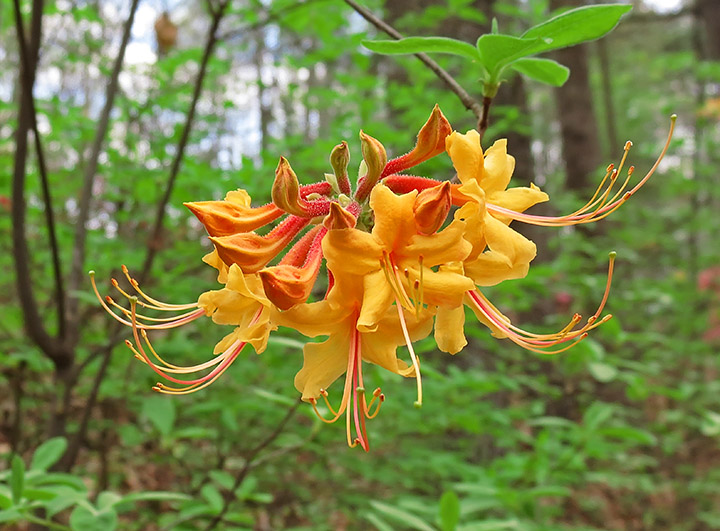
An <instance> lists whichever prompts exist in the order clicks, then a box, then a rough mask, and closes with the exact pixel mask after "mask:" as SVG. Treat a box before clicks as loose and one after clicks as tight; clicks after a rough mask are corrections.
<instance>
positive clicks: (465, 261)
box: [91, 106, 669, 450]
mask: <svg viewBox="0 0 720 531" xmlns="http://www.w3.org/2000/svg"><path fill="white" fill-rule="evenodd" d="M360 141H361V147H362V155H363V161H362V163H361V164H360V172H359V178H358V180H357V183H356V186H355V187H353V186H352V184H351V181H350V179H349V176H348V165H349V160H350V157H349V150H348V145H347V144H346V143H345V142H342V143H341V144H339V145H337V146H336V147H335V148H334V149H333V151H332V153H331V155H330V164H331V166H332V170H333V172H332V173H329V174H326V175H325V178H324V180H322V181H320V182H317V183H314V184H310V185H300V183H299V181H298V178H297V176H296V174H295V173H294V171H293V169H292V168H291V166H290V164H289V162H288V161H287V160H286V159H284V158H281V159H280V162H279V164H278V166H277V170H276V173H275V180H274V183H273V186H272V202H270V203H268V204H266V205H263V206H258V207H254V206H252V203H251V198H250V196H249V195H248V193H247V192H246V191H245V190H235V191H231V192H229V193H228V194H227V195H226V197H225V199H224V200H222V201H202V202H193V203H186V206H187V207H188V208H189V209H190V210H191V211H192V212H193V214H195V216H196V217H197V218H198V219H199V220H200V222H201V223H202V224H203V225H204V226H205V228H206V230H207V232H208V234H209V236H210V240H211V241H212V243H213V245H214V250H213V251H212V252H211V253H210V254H208V255H207V256H205V257H204V259H203V260H204V261H205V262H206V263H208V264H210V265H211V266H213V267H214V268H216V269H217V270H218V281H219V282H220V283H221V284H223V285H224V287H222V288H221V289H218V290H212V291H207V292H205V293H203V294H202V295H200V297H199V299H198V301H197V302H193V303H189V304H179V305H178V304H168V303H164V302H161V301H159V300H157V299H155V298H152V297H150V296H149V295H148V294H146V293H145V292H144V291H143V290H142V289H141V287H140V286H139V285H138V282H137V281H136V280H135V279H133V278H132V277H131V275H130V274H129V272H128V271H127V269H126V268H124V267H123V272H124V273H125V275H126V277H127V280H128V282H129V283H130V285H131V286H132V287H133V288H134V289H135V290H136V292H137V295H131V294H129V293H127V292H126V291H124V290H123V289H122V288H121V287H120V285H119V283H118V282H117V281H116V280H114V279H113V281H112V283H113V285H114V287H115V288H116V289H117V290H118V291H119V293H120V294H121V295H122V296H124V297H125V298H127V300H128V301H129V303H130V304H129V308H126V307H124V306H122V305H120V304H118V303H117V302H115V300H113V299H112V298H111V297H102V296H101V295H100V294H99V293H98V290H97V287H96V286H95V282H94V274H92V272H91V277H92V278H93V288H94V289H95V292H96V294H97V296H98V298H99V300H100V302H101V304H102V305H103V306H104V307H105V309H106V310H107V311H108V312H110V313H111V314H112V315H113V316H114V317H115V318H116V319H117V320H118V321H120V322H121V323H123V324H125V325H128V326H129V327H131V328H132V331H133V341H126V343H127V345H128V347H129V348H130V349H131V350H132V352H133V353H134V354H135V356H136V357H137V358H138V359H140V360H141V361H143V362H144V363H146V364H147V365H148V366H149V367H150V368H151V369H152V370H154V371H155V372H156V373H157V374H158V375H159V376H161V377H162V378H163V379H164V380H166V381H168V382H170V383H169V384H168V383H158V384H157V385H156V386H155V387H154V389H155V390H156V391H159V392H161V393H167V394H187V393H192V392H195V391H198V390H200V389H203V388H205V387H207V386H208V385H210V384H211V383H213V382H214V381H215V380H216V379H217V378H218V377H219V376H220V375H221V374H222V373H223V372H224V371H225V370H227V368H228V367H229V366H230V365H231V364H232V362H233V361H234V360H235V359H236V358H237V357H238V356H239V355H240V353H241V351H242V350H243V349H244V348H245V347H246V345H248V344H250V345H251V346H252V347H253V348H254V349H255V351H256V352H257V353H258V354H260V353H262V352H263V351H264V350H265V348H266V346H267V343H268V337H269V335H270V333H271V332H273V331H275V330H276V329H278V327H288V328H292V329H294V330H297V331H298V332H300V333H301V334H303V335H305V336H307V337H310V338H315V337H320V336H322V337H325V338H326V339H325V340H324V341H320V342H308V343H307V344H306V345H305V347H304V363H303V366H302V368H301V369H300V371H299V372H298V373H297V376H296V377H295V386H296V387H297V389H298V391H299V392H300V393H302V399H303V400H305V401H306V402H309V403H310V404H311V405H312V407H313V408H315V411H316V412H317V414H318V415H319V416H320V417H321V418H322V419H323V420H325V421H326V422H334V421H336V420H338V419H340V418H341V417H342V416H343V415H344V416H345V423H346V432H347V442H348V444H349V445H350V446H351V447H352V446H356V445H360V446H361V447H362V448H364V449H365V450H368V449H369V441H368V435H367V430H366V419H371V418H373V417H374V416H375V415H377V414H378V412H379V409H380V406H381V404H382V403H383V401H384V399H385V396H384V394H383V393H382V392H381V390H380V389H379V388H378V389H375V390H374V391H373V392H371V393H369V392H368V391H366V387H365V380H364V377H363V362H369V363H374V364H376V365H379V366H381V367H383V368H384V369H387V370H388V371H391V372H393V373H397V374H400V375H402V376H405V377H408V378H414V379H415V381H416V384H417V401H416V405H418V406H419V405H421V404H422V379H421V371H420V367H421V363H420V360H419V358H418V356H417V354H416V353H415V351H414V350H413V342H414V341H417V340H419V339H422V338H424V337H426V336H428V335H429V334H431V333H433V332H434V339H435V341H436V343H437V346H438V348H439V349H440V350H442V351H445V352H448V353H450V354H455V353H457V352H459V351H461V350H462V349H463V347H464V346H465V345H466V344H467V340H466V338H465V334H464V325H465V307H469V308H470V310H472V312H473V313H474V314H475V315H476V316H477V319H478V320H479V321H480V322H481V323H483V324H484V325H485V326H487V327H488V328H489V329H490V330H491V332H492V334H493V335H494V336H495V337H497V338H503V339H509V340H510V341H512V342H514V343H516V344H518V345H520V346H522V347H523V348H525V349H528V350H531V351H533V352H539V353H544V354H555V353H558V352H562V351H564V350H567V349H568V348H570V347H572V346H573V345H575V344H576V343H577V342H578V341H581V340H582V339H583V338H584V337H586V336H587V334H588V332H589V331H591V330H592V329H594V328H595V327H597V326H599V325H600V324H602V323H603V322H605V321H606V320H607V319H609V318H610V315H605V316H602V312H603V308H604V306H605V303H606V301H607V298H608V293H609V289H610V282H611V278H612V271H613V260H614V254H613V253H611V256H610V263H609V270H608V276H607V285H606V289H605V293H604V294H603V296H602V298H601V302H600V304H599V306H598V308H597V310H596V311H595V313H593V315H591V316H590V317H589V318H588V319H585V320H583V318H582V317H581V316H580V315H578V314H575V315H574V316H572V317H571V318H570V320H569V322H568V324H567V326H565V327H563V328H562V329H561V330H559V331H558V332H555V333H551V334H538V333H532V332H528V331H525V330H523V329H522V328H519V327H518V326H516V325H514V324H513V323H512V322H511V321H510V319H508V318H507V317H506V316H505V315H503V314H502V313H501V312H500V310H498V309H497V308H496V307H495V306H494V305H493V304H492V303H491V302H490V301H489V300H488V298H487V297H486V296H485V294H484V293H483V291H482V289H483V288H484V287H487V286H493V285H496V284H498V283H500V282H503V281H505V280H509V279H517V278H522V277H524V276H525V275H526V274H527V272H528V268H529V265H530V262H531V261H532V260H533V258H534V257H535V254H536V247H535V244H534V243H533V242H532V241H530V240H528V239H527V238H525V237H524V236H522V235H521V234H519V233H518V232H516V231H515V230H513V229H512V228H510V226H509V225H510V223H511V222H512V221H521V222H524V223H529V224H535V225H546V226H567V225H577V224H583V223H591V222H594V221H597V220H599V219H602V218H604V217H605V216H607V215H609V214H610V213H612V212H613V211H615V210H616V209H617V208H619V207H620V206H621V205H622V204H623V203H625V202H626V201H627V200H628V199H629V198H630V197H631V196H632V195H633V194H634V193H635V192H636V191H637V190H638V189H639V188H640V187H641V186H642V185H643V184H644V183H645V182H646V181H647V180H648V179H649V178H650V176H651V175H652V173H653V172H654V171H655V169H656V168H657V166H658V164H659V162H660V160H661V159H662V156H663V155H664V153H665V151H666V150H667V144H666V146H665V149H664V150H663V153H662V154H661V156H660V158H659V159H658V161H657V162H656V164H655V165H654V166H653V168H652V169H651V170H650V171H649V172H648V174H647V175H646V176H645V177H643V178H642V179H641V180H640V181H639V182H638V183H637V184H635V185H634V187H632V188H629V187H628V185H629V181H630V179H631V176H632V173H633V168H632V167H630V168H629V170H628V171H627V173H626V175H625V177H623V178H618V177H619V176H620V175H621V174H622V171H623V165H624V163H625V158H626V157H627V153H628V150H629V149H630V145H631V144H630V143H629V142H628V143H627V144H626V146H625V153H624V155H623V158H622V161H621V162H620V164H619V165H618V167H617V168H615V167H614V166H613V165H610V166H609V167H608V169H607V173H606V175H605V178H604V179H603V181H602V183H601V184H600V185H599V187H598V189H597V191H596V193H595V194H594V195H593V197H592V198H591V199H590V201H588V202H587V204H585V205H584V206H583V207H582V208H580V209H578V210H577V211H575V212H573V213H571V214H568V215H565V216H558V217H547V216H539V215H533V214H526V213H525V210H527V209H528V208H530V207H531V206H533V205H535V204H537V203H541V202H544V201H547V200H548V196H547V194H545V193H544V192H542V191H541V190H540V189H539V188H538V187H536V186H534V185H530V187H518V188H508V185H509V183H510V179H511V176H512V174H513V169H514V165H515V159H514V158H513V157H512V156H511V155H509V154H508V153H507V145H506V141H505V140H498V141H497V142H495V143H494V144H493V145H492V147H490V148H489V149H488V150H487V151H485V152H483V150H482V148H481V145H480V136H479V134H478V133H477V132H476V131H468V132H467V133H465V134H461V133H459V132H454V131H452V128H451V126H450V124H449V123H448V121H447V119H446V118H445V116H443V114H442V112H441V111H440V109H439V108H438V107H437V106H436V107H435V109H434V110H433V112H432V114H431V116H430V118H429V119H428V121H427V123H425V125H424V126H423V127H422V128H421V129H420V132H419V133H418V139H417V144H416V145H415V147H414V148H413V149H412V151H410V152H409V153H407V154H406V155H403V156H400V157H397V158H395V159H392V160H390V161H388V160H387V154H386V150H385V148H384V146H383V145H382V144H381V143H380V142H379V141H378V140H376V139H374V138H372V137H370V136H369V135H367V134H365V133H363V132H361V133H360ZM668 142H669V139H668ZM444 153H447V155H448V156H449V158H450V161H451V162H452V165H453V167H454V169H455V172H456V177H457V178H456V179H453V180H452V181H448V180H435V179H431V178H426V177H418V176H413V175H409V174H406V173H404V172H406V171H407V170H408V169H410V168H412V167H414V166H416V165H418V164H420V163H422V162H424V161H426V160H428V159H430V158H432V157H435V156H438V155H441V154H444ZM448 173H450V172H448ZM263 227H267V228H266V229H265V230H261V231H260V232H258V230H259V229H262V228H263ZM283 251H285V252H284V254H283ZM323 263H324V264H325V267H323ZM322 272H325V273H326V276H325V275H321V273H322ZM321 276H322V278H321ZM311 301H314V302H311ZM147 310H156V311H161V312H168V313H170V314H171V316H170V317H153V316H151V315H145V314H144V313H141V311H142V312H145V311H147ZM153 315H154V314H153ZM202 316H207V317H210V318H211V319H212V320H213V321H214V322H215V323H217V324H219V325H228V326H231V327H232V331H231V332H230V333H229V334H228V335H226V336H225V337H224V338H223V339H222V340H221V341H220V342H219V343H218V344H217V345H216V346H215V350H214V356H213V357H212V358H211V359H210V360H209V361H206V362H204V363H200V364H197V365H193V366H189V367H181V366H177V365H173V364H171V363H169V362H167V361H165V360H164V359H163V358H162V357H161V356H160V355H159V354H158V352H157V351H156V350H155V349H154V348H153V345H152V343H151V341H150V338H149V336H148V331H152V330H161V329H168V328H174V327H177V326H181V325H184V324H186V323H189V322H191V321H194V320H195V319H198V318H200V317H202ZM402 346H404V347H406V349H407V358H405V356H403V355H401V356H399V355H398V347H402ZM404 358H405V359H404ZM197 374H200V375H199V376H196V375H197ZM343 375H344V376H345V379H344V385H343V387H342V390H341V391H340V392H338V393H337V395H338V396H339V402H338V400H336V399H333V397H332V396H331V395H330V392H329V391H328V388H329V387H330V386H331V384H332V383H333V382H335V381H336V380H338V379H339V378H340V377H341V376H343ZM333 394H335V393H334V392H333ZM320 401H322V403H323V404H324V408H318V402H320ZM333 403H336V404H337V405H336V406H333ZM321 409H322V410H325V411H326V412H325V414H324V415H323V414H322V413H321ZM328 414H329V417H328Z"/></svg>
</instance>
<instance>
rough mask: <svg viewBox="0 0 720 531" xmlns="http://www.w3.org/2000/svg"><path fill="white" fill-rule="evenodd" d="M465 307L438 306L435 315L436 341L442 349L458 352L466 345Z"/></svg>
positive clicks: (448, 351)
mask: <svg viewBox="0 0 720 531" xmlns="http://www.w3.org/2000/svg"><path fill="white" fill-rule="evenodd" d="M464 327H465V307H464V306H462V305H461V306H455V307H453V308H448V307H443V306H441V307H440V308H438V311H437V314H436V315H435V342H436V343H437V346H438V348H439V349H440V350H442V351H443V352H447V353H449V354H457V353H458V352H460V351H461V350H462V349H463V348H464V347H465V345H467V339H465V331H464Z"/></svg>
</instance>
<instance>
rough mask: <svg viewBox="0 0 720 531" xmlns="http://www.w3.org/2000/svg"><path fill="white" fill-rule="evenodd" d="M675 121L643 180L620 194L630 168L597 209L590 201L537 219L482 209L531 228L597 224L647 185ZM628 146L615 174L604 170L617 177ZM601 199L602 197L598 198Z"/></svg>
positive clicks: (672, 122)
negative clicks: (561, 212)
mask: <svg viewBox="0 0 720 531" xmlns="http://www.w3.org/2000/svg"><path fill="white" fill-rule="evenodd" d="M676 120H677V116H676V115H672V116H671V118H670V131H669V132H668V136H667V140H666V141H665V145H664V146H663V149H662V151H661V153H660V155H659V156H658V158H657V160H656V161H655V163H654V164H653V166H652V167H651V168H650V170H649V171H648V172H647V174H645V176H644V177H643V178H642V179H640V181H639V182H638V183H637V184H636V185H635V186H634V187H633V188H631V189H630V190H629V191H627V192H623V191H624V190H625V188H626V187H627V185H628V183H629V180H630V177H631V176H632V174H633V171H634V167H632V166H631V167H630V169H629V170H628V176H627V178H626V180H625V182H624V183H623V185H622V186H621V187H620V189H619V190H618V191H616V192H615V195H614V196H613V197H612V199H610V200H609V201H607V202H605V201H601V202H600V204H599V205H598V206H595V203H596V202H597V200H594V199H591V200H590V201H589V202H588V203H587V204H586V205H585V206H584V207H582V208H581V209H580V210H578V211H576V212H574V213H572V214H568V215H566V216H539V215H533V214H524V213H522V212H516V211H514V210H510V209H508V208H504V207H501V206H498V205H494V204H492V203H487V204H486V207H487V209H488V211H489V212H491V213H494V214H497V215H501V216H504V217H509V218H511V219H514V220H517V221H522V222H523V223H528V224H531V225H541V226H548V227H550V226H567V225H579V224H582V223H592V222H595V221H599V220H601V219H603V218H605V217H607V216H608V215H610V214H611V213H613V212H614V211H615V210H617V209H618V208H620V206H622V205H623V204H624V203H625V202H627V201H628V200H629V199H630V197H632V196H633V195H634V194H635V193H636V192H637V191H638V190H639V189H640V188H641V187H642V186H643V185H644V184H645V183H646V182H647V181H648V179H650V177H652V175H653V174H654V173H655V171H656V170H657V168H658V166H659V165H660V162H661V161H662V160H663V158H664V157H665V154H666V153H667V150H668V148H669V147H670V141H671V140H672V136H673V132H674V130H675V122H676ZM631 146H632V143H631V142H627V143H626V144H625V148H624V149H625V153H624V154H623V157H622V160H621V162H620V166H619V167H618V169H617V170H612V169H611V168H608V169H609V170H610V171H611V172H612V173H613V174H614V175H617V174H619V173H620V171H621V170H622V166H623V164H624V163H625V159H626V158H627V155H628V151H629V149H630V147H631ZM606 179H607V175H606V176H605V178H604V179H603V181H602V182H601V184H600V186H599V187H598V189H597V190H596V192H595V195H594V196H593V198H595V197H597V194H598V193H599V191H600V189H602V186H603V184H604V183H605V180H606ZM614 182H615V179H614V178H611V182H610V185H609V187H608V188H607V189H606V191H605V192H604V193H603V196H607V195H609V193H610V190H611V189H612V187H613V185H614ZM601 197H602V196H601ZM590 208H594V210H593V211H591V212H588V209H590Z"/></svg>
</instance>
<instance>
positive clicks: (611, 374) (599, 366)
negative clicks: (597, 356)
mask: <svg viewBox="0 0 720 531" xmlns="http://www.w3.org/2000/svg"><path fill="white" fill-rule="evenodd" d="M588 370H589V371H590V374H592V376H593V378H595V379H596V380H597V381H598V382H602V383H607V382H612V381H613V380H614V379H615V377H616V376H617V375H618V370H617V369H616V368H615V367H613V366H612V365H608V364H607V363H602V362H599V361H598V362H593V363H588Z"/></svg>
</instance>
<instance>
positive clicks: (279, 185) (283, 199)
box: [272, 157, 308, 217]
mask: <svg viewBox="0 0 720 531" xmlns="http://www.w3.org/2000/svg"><path fill="white" fill-rule="evenodd" d="M272 201H273V203H274V204H275V206H277V207H278V208H280V209H281V210H284V211H285V212H287V213H288V214H294V215H296V216H301V217H307V216H308V211H307V208H306V207H305V202H304V201H303V200H302V199H301V198H300V183H299V181H298V178H297V175H295V172H294V171H293V169H292V168H291V167H290V163H289V162H288V161H287V159H286V158H285V157H280V162H279V163H278V166H277V169H276V170H275V181H274V182H273V186H272Z"/></svg>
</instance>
